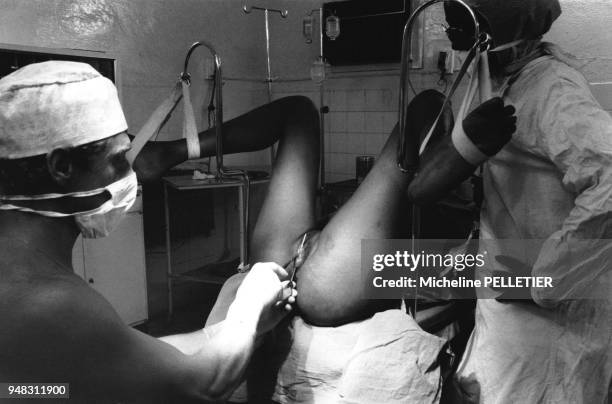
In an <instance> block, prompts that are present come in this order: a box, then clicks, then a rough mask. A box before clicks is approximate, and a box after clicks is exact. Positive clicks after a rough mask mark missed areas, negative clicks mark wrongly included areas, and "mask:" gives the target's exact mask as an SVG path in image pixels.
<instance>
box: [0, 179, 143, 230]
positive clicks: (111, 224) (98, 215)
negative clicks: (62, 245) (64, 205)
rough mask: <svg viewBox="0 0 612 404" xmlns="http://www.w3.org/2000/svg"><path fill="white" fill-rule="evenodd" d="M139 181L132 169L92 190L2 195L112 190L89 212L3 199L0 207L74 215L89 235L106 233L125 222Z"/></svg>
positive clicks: (25, 197)
mask: <svg viewBox="0 0 612 404" xmlns="http://www.w3.org/2000/svg"><path fill="white" fill-rule="evenodd" d="M137 189H138V181H137V179H136V173H135V172H134V171H132V170H130V173H129V174H128V175H127V176H125V177H123V178H122V179H120V180H118V181H115V182H113V183H111V184H108V185H107V186H105V187H102V188H97V189H94V190H90V191H78V192H70V193H67V194H42V195H18V196H15V195H6V196H4V195H3V196H0V200H2V201H37V200H45V199H57V198H64V197H67V196H69V197H76V198H79V197H89V196H95V195H100V194H103V193H105V192H108V193H109V194H110V195H111V198H110V199H109V200H108V201H106V202H104V203H103V204H102V205H100V206H99V207H97V208H95V209H91V210H88V211H85V212H75V213H59V212H53V211H44V210H36V209H31V208H26V207H23V206H16V205H12V204H6V203H3V202H0V203H1V204H0V210H18V211H22V212H29V213H36V214H39V215H42V216H47V217H68V216H73V217H74V220H75V222H76V224H77V226H78V227H79V229H80V230H81V233H82V234H83V237H85V238H100V237H106V236H108V235H109V234H110V232H111V231H113V229H115V228H116V227H117V225H118V224H119V223H120V222H121V219H123V217H124V216H125V214H126V213H127V211H128V210H129V209H130V208H131V207H132V205H133V204H134V201H135V200H136V191H137Z"/></svg>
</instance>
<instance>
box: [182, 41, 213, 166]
mask: <svg viewBox="0 0 612 404" xmlns="http://www.w3.org/2000/svg"><path fill="white" fill-rule="evenodd" d="M200 46H204V47H205V48H207V49H208V50H209V52H210V53H211V55H212V56H213V59H214V63H215V71H214V76H215V81H216V82H217V88H216V94H215V102H216V104H217V106H216V108H215V134H216V162H217V178H220V177H221V176H222V174H223V73H222V69H221V58H220V57H219V54H218V53H217V51H216V50H215V48H214V47H213V46H212V45H211V44H210V43H208V42H206V41H198V42H195V43H194V44H193V45H191V47H190V48H189V51H187V56H186V57H185V64H184V66H183V72H182V73H181V80H185V81H187V82H189V81H190V80H191V75H190V74H189V73H188V68H189V59H190V58H191V54H192V53H193V51H194V50H196V49H197V48H198V47H200Z"/></svg>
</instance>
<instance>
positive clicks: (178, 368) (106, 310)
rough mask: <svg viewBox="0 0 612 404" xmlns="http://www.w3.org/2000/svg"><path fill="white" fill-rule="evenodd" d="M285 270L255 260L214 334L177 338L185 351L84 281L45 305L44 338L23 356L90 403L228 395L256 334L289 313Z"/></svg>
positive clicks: (40, 330) (40, 321) (39, 329)
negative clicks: (134, 325) (149, 331)
mask: <svg viewBox="0 0 612 404" xmlns="http://www.w3.org/2000/svg"><path fill="white" fill-rule="evenodd" d="M279 276H282V277H286V276H287V274H286V272H284V270H283V269H282V268H280V267H279V266H277V265H276V264H264V265H263V266H262V264H256V265H255V266H253V269H251V271H250V272H249V274H248V275H247V276H246V277H245V279H244V281H243V284H242V285H241V288H240V289H239V290H238V292H237V294H236V298H235V300H234V302H233V303H232V305H231V306H230V309H229V311H228V314H227V317H226V319H225V321H224V322H223V323H222V325H220V326H218V327H217V329H216V332H215V333H214V335H212V336H210V337H207V335H206V332H204V331H202V332H198V333H193V334H190V335H189V337H188V340H184V339H183V338H182V337H180V336H178V337H176V338H174V342H175V343H178V344H180V345H182V346H183V347H184V348H185V349H183V351H184V352H181V350H179V349H177V348H175V347H173V346H172V345H170V344H168V343H165V342H163V341H160V340H158V339H156V338H153V337H150V336H148V335H145V334H143V333H140V332H138V331H136V330H134V329H131V328H129V327H127V326H125V325H124V324H123V322H122V321H121V319H119V317H118V316H117V314H116V312H115V311H114V310H113V309H112V307H111V306H110V305H109V304H108V302H106V301H105V300H104V298H102V297H101V296H100V295H98V294H97V293H95V292H94V291H93V290H90V289H88V288H86V287H81V288H78V289H77V290H75V291H71V293H67V294H66V296H68V297H61V298H58V296H57V293H56V292H54V291H51V292H50V296H49V298H48V299H45V301H51V302H53V303H52V304H48V303H47V304H45V305H40V307H41V314H40V315H39V316H37V317H38V318H37V321H33V324H34V326H33V328H32V329H31V330H29V333H30V334H32V335H39V336H43V335H44V336H45V341H44V342H45V343H44V344H32V346H30V347H29V349H28V352H29V355H28V358H26V357H24V358H23V360H24V361H28V360H31V362H32V363H31V364H29V365H28V368H30V369H34V371H36V372H40V373H39V376H38V377H35V375H34V374H32V373H30V374H29V375H28V376H29V377H31V378H32V379H33V380H40V381H42V380H43V379H44V380H46V381H56V380H57V381H63V382H68V383H70V394H71V398H73V399H75V400H77V401H79V400H81V401H83V402H87V401H97V400H101V399H102V400H103V401H105V402H106V401H109V402H110V401H121V402H124V401H127V402H133V401H136V402H141V401H142V402H147V403H157V402H160V403H167V402H180V403H189V402H209V401H213V402H216V401H222V400H224V399H226V398H227V397H228V396H229V395H230V394H231V393H232V391H233V389H234V388H235V387H236V385H237V384H238V383H239V382H240V380H241V377H242V375H243V373H244V371H245V369H246V366H247V364H248V362H249V360H250V356H251V354H252V352H253V349H254V344H255V340H256V337H257V335H258V334H261V333H264V332H267V331H268V330H269V329H270V328H271V327H273V326H274V325H275V324H276V323H278V321H280V319H282V317H284V314H285V313H286V311H285V310H284V307H276V303H277V302H278V301H282V302H283V303H284V302H285V301H286V300H288V295H287V292H288V290H287V289H289V288H287V282H281V281H280V279H279ZM289 293H291V292H289ZM285 298H287V299H285ZM279 299H281V300H279ZM43 311H44V312H43ZM198 334H199V337H198ZM181 340H182V341H181ZM185 352H188V353H189V354H186V353H185Z"/></svg>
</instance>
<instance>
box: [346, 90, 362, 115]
mask: <svg viewBox="0 0 612 404" xmlns="http://www.w3.org/2000/svg"><path fill="white" fill-rule="evenodd" d="M365 93H366V92H365V90H349V91H347V92H346V107H347V108H346V109H347V111H363V110H365V106H366V100H365Z"/></svg>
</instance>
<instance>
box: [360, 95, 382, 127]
mask: <svg viewBox="0 0 612 404" xmlns="http://www.w3.org/2000/svg"><path fill="white" fill-rule="evenodd" d="M381 94H382V92H381ZM383 127H384V126H383V114H382V113H381V112H366V113H365V131H366V132H378V133H382V132H383Z"/></svg>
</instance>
